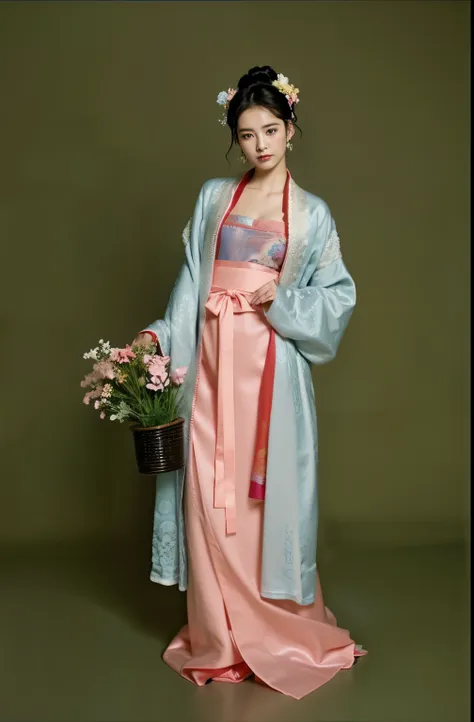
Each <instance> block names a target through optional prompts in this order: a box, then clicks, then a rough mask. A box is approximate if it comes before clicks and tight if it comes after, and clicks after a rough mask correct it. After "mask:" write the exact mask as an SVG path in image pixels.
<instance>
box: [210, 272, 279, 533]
mask: <svg viewBox="0 0 474 722" xmlns="http://www.w3.org/2000/svg"><path fill="white" fill-rule="evenodd" d="M268 275H271V276H273V277H278V275H279V274H278V271H275V270H273V269H270V268H266V267H264V266H261V265H259V264H253V263H245V262H241V263H234V262H230V261H216V262H215V267H214V277H213V285H212V287H211V291H210V294H209V299H208V301H207V303H206V308H207V309H208V311H210V312H211V313H212V314H213V315H214V316H216V317H217V318H218V320H219V364H218V369H219V370H218V391H217V434H216V450H215V482H214V507H215V508H217V509H225V518H226V531H227V533H228V534H235V531H236V505H235V427H234V315H235V314H239V313H257V312H259V310H260V309H259V307H258V306H255V307H253V306H251V305H250V303H249V301H248V297H249V296H250V295H251V294H252V293H253V291H255V290H256V289H257V288H259V287H260V286H261V285H263V283H265V282H266V280H265V279H266V277H268ZM235 286H240V288H236V287H235ZM262 323H265V321H264V320H263V319H262ZM250 353H251V350H250ZM274 374H275V332H274V330H273V329H270V331H269V345H268V351H267V355H266V359H265V365H264V370H263V373H262V380H261V387H260V396H259V411H258V427H257V438H256V448H255V456H254V462H253V467H252V473H251V477H250V488H249V497H251V498H252V499H257V500H260V501H263V500H264V498H265V479H266V464H267V448H268V434H269V425H270V414H271V407H272V395H273V379H274Z"/></svg>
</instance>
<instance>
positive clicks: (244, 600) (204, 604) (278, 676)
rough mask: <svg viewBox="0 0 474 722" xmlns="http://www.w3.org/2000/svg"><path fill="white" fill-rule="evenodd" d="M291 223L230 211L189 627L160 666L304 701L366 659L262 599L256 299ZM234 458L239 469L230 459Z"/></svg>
mask: <svg viewBox="0 0 474 722" xmlns="http://www.w3.org/2000/svg"><path fill="white" fill-rule="evenodd" d="M285 250H286V238H285V224H284V222H279V221H265V220H254V219H252V218H248V217H247V216H241V215H235V214H230V215H228V217H227V219H226V221H225V222H224V224H223V225H222V229H221V235H220V245H219V250H218V255H217V260H216V261H215V264H214V276H213V285H212V287H211V292H210V295H209V300H208V303H207V304H206V323H205V325H204V331H203V338H202V347H201V356H200V366H199V369H200V370H199V376H198V382H197V387H196V396H195V407H194V413H193V421H192V431H191V441H190V447H189V449H190V451H189V457H190V458H189V459H188V469H187V478H186V484H185V496H184V512H185V524H186V537H187V547H188V564H189V571H188V591H187V612H188V623H187V624H186V625H185V626H184V627H183V628H182V629H181V631H180V632H179V633H178V634H177V636H176V637H175V638H174V639H173V640H172V641H171V643H170V644H169V646H168V648H167V649H166V651H165V653H164V655H163V659H164V660H165V662H166V663H167V664H169V665H170V666H171V667H172V668H173V669H174V670H176V671H177V672H178V673H179V674H181V675H182V676H183V677H185V678H186V679H188V680H190V681H192V682H194V683H196V684H198V685H200V686H202V685H204V684H206V683H207V682H208V681H209V680H214V681H216V682H217V681H218V682H230V683H237V682H241V681H242V680H244V679H246V678H248V677H251V676H252V675H255V679H256V681H258V682H260V683H263V684H266V685H268V686H269V687H272V688H273V689H275V690H278V691H280V692H282V693H284V694H286V695H290V696H292V697H294V698H296V699H300V698H301V697H303V696H304V695H306V694H308V693H310V692H312V691H313V690H315V689H317V688H318V687H320V686H321V685H322V684H324V683H325V682H327V681H328V680H329V679H331V678H332V677H333V676H334V675H335V674H336V673H337V672H338V671H339V670H340V669H348V668H350V667H351V666H352V665H353V664H354V660H355V658H356V657H357V656H361V655H363V654H366V650H363V648H362V647H361V646H360V645H355V644H354V642H353V641H352V639H351V637H350V634H349V632H348V631H347V630H345V629H342V628H339V627H338V626H337V623H336V618H335V617H334V615H333V614H332V612H331V611H330V610H329V609H328V608H327V607H325V605H324V601H323V595H322V589H321V585H320V581H319V576H318V577H317V589H316V601H315V602H314V603H313V604H310V605H307V606H302V605H298V604H297V603H296V602H293V601H290V600H270V599H266V598H263V597H262V596H261V595H260V592H259V580H260V572H261V557H262V529H263V510H264V502H262V501H258V500H255V499H252V498H249V483H250V476H251V472H252V464H253V460H254V454H255V442H256V434H257V423H258V409H259V392H260V388H261V380H262V374H263V369H264V365H265V360H266V355H267V350H268V346H269V338H270V332H271V327H270V325H269V323H268V321H267V320H266V318H265V316H264V314H263V311H262V309H261V306H258V305H256V306H251V305H250V304H249V303H248V298H249V294H250V293H251V292H253V291H255V290H256V289H257V288H259V287H260V286H262V285H264V284H265V283H267V282H268V281H270V280H271V279H272V278H277V277H278V274H279V271H280V269H281V266H282V264H283V260H284V256H285ZM229 459H230V460H231V461H232V462H233V463H232V464H231V465H230V467H228V468H231V469H232V472H233V473H231V474H229V473H224V474H223V473H222V468H223V464H225V462H226V461H229Z"/></svg>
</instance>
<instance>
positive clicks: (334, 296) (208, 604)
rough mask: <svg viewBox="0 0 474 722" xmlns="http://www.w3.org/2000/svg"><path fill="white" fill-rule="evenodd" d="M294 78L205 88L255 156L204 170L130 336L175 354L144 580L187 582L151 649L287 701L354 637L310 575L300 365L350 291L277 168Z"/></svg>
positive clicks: (311, 484) (331, 351)
mask: <svg viewBox="0 0 474 722" xmlns="http://www.w3.org/2000/svg"><path fill="white" fill-rule="evenodd" d="M298 92H299V91H298V89H297V88H294V87H293V86H291V85H289V83H288V79H287V78H284V77H283V76H281V75H278V76H277V74H276V73H275V71H274V70H273V69H272V68H270V67H268V66H267V67H263V68H258V67H257V68H252V69H250V70H249V72H248V73H247V74H246V75H244V76H243V77H242V78H241V79H240V81H239V83H238V87H237V90H232V89H229V91H228V92H227V93H226V92H223V93H220V94H219V96H218V102H219V103H221V104H223V105H224V106H225V110H226V111H227V114H226V116H225V121H220V122H226V123H227V124H228V125H229V127H230V129H231V132H232V142H231V147H232V144H233V143H234V142H235V143H237V144H238V145H239V146H240V148H241V151H242V156H241V157H242V159H243V160H244V161H249V162H250V164H251V165H252V166H253V168H252V169H251V170H250V171H249V172H247V173H246V174H245V175H244V176H243V177H242V178H241V179H234V178H224V179H211V180H209V181H207V182H206V183H204V185H203V187H202V188H201V191H200V193H199V197H198V200H197V203H196V207H195V210H194V214H193V216H192V218H191V219H190V221H189V223H188V225H187V226H186V228H185V231H184V233H183V241H184V245H185V253H186V260H185V263H184V264H183V267H182V269H181V272H180V274H179V276H178V279H177V281H176V283H175V286H174V288H173V291H172V294H171V297H170V300H169V303H168V306H167V309H166V313H165V316H164V319H162V320H158V321H155V322H154V323H152V324H151V325H150V326H148V327H147V328H146V329H144V330H143V331H142V332H140V334H139V335H138V337H137V338H136V339H135V343H138V342H140V343H149V342H150V339H152V340H153V341H154V343H156V345H157V349H158V352H159V353H162V354H163V355H170V356H171V365H172V366H173V367H182V366H186V367H188V373H187V376H186V380H185V383H184V385H183V405H182V416H184V418H185V420H186V428H187V430H188V432H189V433H188V434H187V435H186V459H187V462H186V469H184V470H183V471H182V472H173V473H171V474H161V475H160V476H159V477H158V479H157V489H156V507H155V519H154V534H153V554H152V559H153V563H152V571H151V577H150V578H151V579H152V580H153V581H155V582H158V583H161V584H176V583H179V588H180V589H181V590H183V591H184V590H186V589H187V593H188V594H187V610H188V624H187V625H186V626H185V627H184V628H183V629H182V630H181V632H180V633H179V634H178V635H177V636H176V637H175V639H174V640H173V641H172V642H171V643H170V645H169V646H168V648H167V649H166V651H165V653H164V657H163V658H164V660H165V661H166V662H167V663H168V664H169V665H170V666H171V667H172V668H173V669H175V670H176V671H177V672H179V673H180V674H181V675H182V676H183V677H185V678H186V679H188V680H190V681H193V682H195V683H196V684H198V685H204V684H206V683H207V682H209V681H211V680H214V681H222V682H240V681H242V680H244V679H246V678H248V677H251V676H253V675H254V676H255V678H256V679H257V681H260V682H262V683H264V684H267V685H268V686H270V687H272V688H273V689H276V690H279V691H280V692H283V693H284V694H287V695H291V696H292V697H295V698H297V699H300V698H301V697H303V696H304V695H306V694H308V693H309V692H312V691H313V690H315V689H317V688H318V687H319V686H321V685H322V684H324V683H325V682H326V681H328V680H329V679H331V678H332V677H333V676H334V675H335V674H336V673H337V672H338V671H339V670H340V669H343V668H344V669H347V668H350V667H351V666H352V665H353V664H354V661H355V659H356V657H358V656H360V655H362V654H365V653H366V651H365V650H363V649H362V648H361V647H360V646H358V645H357V646H356V645H355V644H354V642H353V641H352V640H351V637H350V635H349V632H348V631H347V630H345V629H341V628H339V627H337V625H336V619H335V617H334V615H333V614H332V613H331V611H330V610H329V609H328V608H327V607H325V606H324V603H323V597H322V591H321V586H320V583H319V578H318V574H317V571H316V536H317V485H316V466H317V453H318V448H317V430H316V412H315V406H314V393H313V384H312V377H311V371H310V364H312V363H313V364H319V363H325V362H327V361H329V360H330V359H332V358H333V357H334V355H335V353H336V349H337V347H338V345H339V342H340V340H341V337H342V335H343V332H344V330H345V328H346V326H347V323H348V321H349V318H350V316H351V313H352V311H353V308H354V305H355V287H354V283H353V280H352V278H351V276H350V275H349V273H348V272H347V269H346V268H345V266H344V263H343V261H342V258H341V252H340V245H339V238H338V235H337V232H336V227H335V224H334V221H333V219H332V217H331V214H330V212H329V209H328V207H327V205H326V204H325V203H324V201H322V200H321V199H320V198H317V197H316V196H314V195H312V194H310V193H308V192H306V191H304V190H302V189H301V188H299V187H298V186H297V185H296V183H295V182H294V180H293V178H292V177H291V175H290V173H289V171H288V170H287V167H286V157H285V156H286V151H287V149H291V144H290V139H291V138H292V136H293V134H294V132H295V131H294V128H295V126H296V113H295V105H296V103H297V102H298V97H297V96H298ZM184 482H185V483H184Z"/></svg>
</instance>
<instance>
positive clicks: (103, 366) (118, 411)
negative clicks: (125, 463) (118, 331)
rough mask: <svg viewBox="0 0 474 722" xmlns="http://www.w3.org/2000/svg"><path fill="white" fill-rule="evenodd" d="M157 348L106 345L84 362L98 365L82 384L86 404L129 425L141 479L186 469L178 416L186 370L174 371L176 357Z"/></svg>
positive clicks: (89, 353)
mask: <svg viewBox="0 0 474 722" xmlns="http://www.w3.org/2000/svg"><path fill="white" fill-rule="evenodd" d="M153 351H154V348H153V347H152V346H146V345H132V346H129V345H128V344H127V345H126V346H125V348H111V347H110V343H109V342H108V341H104V340H103V339H100V341H99V345H98V346H97V347H96V348H94V349H91V350H90V351H88V352H86V353H85V354H84V355H83V358H84V359H92V360H93V361H94V362H95V363H94V365H93V367H92V371H91V372H90V373H89V374H87V375H86V376H85V377H84V379H83V380H82V381H81V386H82V388H86V389H88V391H87V392H86V394H85V396H84V398H83V402H84V403H85V404H86V405H89V404H91V403H93V405H94V408H95V409H96V410H97V411H99V415H100V418H101V419H106V418H108V419H110V421H119V422H121V423H122V422H124V421H129V422H132V423H131V430H132V431H133V435H134V442H135V456H136V460H137V466H138V471H139V473H140V474H158V473H160V472H164V471H175V470H176V469H181V468H182V467H183V466H184V419H183V418H182V417H179V416H178V409H179V402H180V398H179V395H180V387H181V385H182V383H183V381H184V377H185V375H186V371H187V369H186V368H177V369H175V370H174V371H171V369H170V357H169V356H158V355H155V354H154V353H153Z"/></svg>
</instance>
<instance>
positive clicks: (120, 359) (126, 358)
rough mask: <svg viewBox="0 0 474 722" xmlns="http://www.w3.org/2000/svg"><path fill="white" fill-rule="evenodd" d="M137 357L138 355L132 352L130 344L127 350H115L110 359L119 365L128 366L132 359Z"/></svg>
mask: <svg viewBox="0 0 474 722" xmlns="http://www.w3.org/2000/svg"><path fill="white" fill-rule="evenodd" d="M135 357H136V353H134V352H133V351H132V349H131V347H130V344H128V343H127V345H126V346H125V348H114V349H113V350H112V353H111V354H110V359H111V360H112V361H115V362H116V363H119V364H128V363H129V362H130V359H133V358H135Z"/></svg>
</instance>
